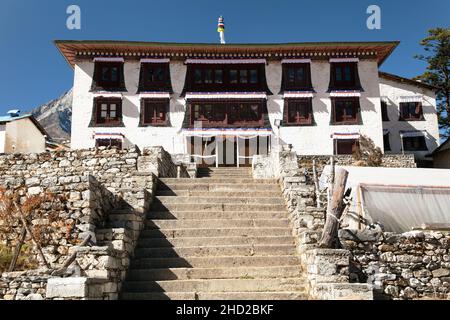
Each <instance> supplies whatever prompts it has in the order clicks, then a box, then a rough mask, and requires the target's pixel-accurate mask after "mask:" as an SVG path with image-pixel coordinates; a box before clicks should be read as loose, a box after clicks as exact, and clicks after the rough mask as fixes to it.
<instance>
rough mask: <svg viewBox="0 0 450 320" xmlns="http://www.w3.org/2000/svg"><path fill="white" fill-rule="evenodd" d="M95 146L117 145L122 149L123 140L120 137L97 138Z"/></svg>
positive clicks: (116, 146)
mask: <svg viewBox="0 0 450 320" xmlns="http://www.w3.org/2000/svg"><path fill="white" fill-rule="evenodd" d="M95 146H96V147H97V148H98V147H108V148H110V147H115V148H117V149H122V140H120V139H96V140H95Z"/></svg>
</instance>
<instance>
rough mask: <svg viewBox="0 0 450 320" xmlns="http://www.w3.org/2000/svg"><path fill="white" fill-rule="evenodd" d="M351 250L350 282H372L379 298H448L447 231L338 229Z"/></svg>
mask: <svg viewBox="0 0 450 320" xmlns="http://www.w3.org/2000/svg"><path fill="white" fill-rule="evenodd" d="M339 235H340V240H341V243H342V245H343V247H344V248H346V249H347V250H349V251H350V252H351V253H352V258H351V277H352V279H353V281H359V282H367V283H370V284H373V286H374V289H375V293H377V295H378V296H379V297H380V298H383V297H384V298H389V299H417V298H423V297H429V298H435V299H436V298H439V299H450V234H442V233H439V232H421V231H410V232H406V233H403V234H394V233H388V232H384V233H383V232H373V231H357V230H346V229H344V230H340V232H339Z"/></svg>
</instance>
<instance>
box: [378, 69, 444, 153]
mask: <svg viewBox="0 0 450 320" xmlns="http://www.w3.org/2000/svg"><path fill="white" fill-rule="evenodd" d="M380 94H381V96H385V97H387V99H388V103H387V110H388V118H389V121H383V129H387V130H389V132H390V135H389V138H390V145H391V151H389V152H387V153H401V152H402V145H401V138H400V131H405V130H407V131H409V130H425V131H426V132H427V134H426V137H425V141H426V143H427V148H428V151H415V152H413V153H414V154H415V155H416V157H417V158H418V159H421V158H423V157H424V156H425V155H426V154H429V153H431V152H432V151H433V150H434V149H435V148H437V147H438V145H439V129H438V118H437V112H436V95H435V93H434V92H433V91H432V90H429V89H427V88H424V87H420V86H415V85H412V84H407V83H402V82H398V81H392V80H389V79H385V78H383V77H380ZM418 95H420V96H422V101H423V102H422V107H423V115H424V119H425V120H422V121H399V120H398V119H399V115H400V109H399V106H400V104H399V98H400V97H402V96H418ZM410 153H411V152H410Z"/></svg>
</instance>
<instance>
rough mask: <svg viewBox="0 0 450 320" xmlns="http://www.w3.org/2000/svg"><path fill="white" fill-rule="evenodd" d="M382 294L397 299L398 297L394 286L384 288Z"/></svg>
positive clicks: (396, 288)
mask: <svg viewBox="0 0 450 320" xmlns="http://www.w3.org/2000/svg"><path fill="white" fill-rule="evenodd" d="M384 293H386V294H388V295H390V296H392V297H394V298H397V297H398V287H396V286H392V285H388V286H386V288H385V289H384Z"/></svg>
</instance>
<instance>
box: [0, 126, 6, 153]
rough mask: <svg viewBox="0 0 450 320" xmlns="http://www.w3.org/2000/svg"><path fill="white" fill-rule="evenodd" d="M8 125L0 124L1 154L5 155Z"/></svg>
mask: <svg viewBox="0 0 450 320" xmlns="http://www.w3.org/2000/svg"><path fill="white" fill-rule="evenodd" d="M5 139H6V125H4V124H0V153H5Z"/></svg>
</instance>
